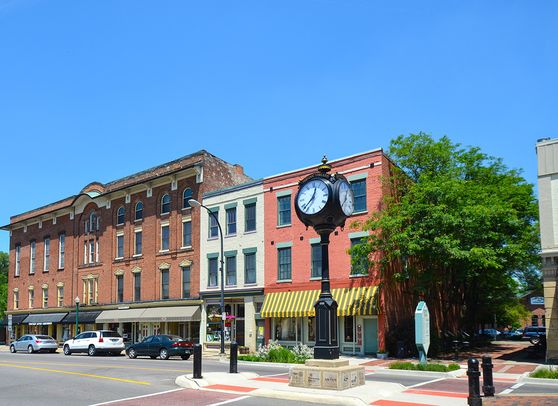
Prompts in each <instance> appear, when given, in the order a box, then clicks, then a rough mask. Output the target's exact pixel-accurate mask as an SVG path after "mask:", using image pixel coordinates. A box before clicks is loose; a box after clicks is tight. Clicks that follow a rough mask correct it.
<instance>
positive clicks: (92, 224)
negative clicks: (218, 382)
mask: <svg viewBox="0 0 558 406" xmlns="http://www.w3.org/2000/svg"><path fill="white" fill-rule="evenodd" d="M98 229H99V227H98V222H97V214H96V213H95V212H94V211H92V212H91V214H90V215H89V230H90V231H91V232H93V231H95V230H98Z"/></svg>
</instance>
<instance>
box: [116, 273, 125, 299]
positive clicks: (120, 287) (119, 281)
mask: <svg viewBox="0 0 558 406" xmlns="http://www.w3.org/2000/svg"><path fill="white" fill-rule="evenodd" d="M116 294H117V297H116V301H117V302H118V303H122V302H123V301H124V275H117V276H116Z"/></svg>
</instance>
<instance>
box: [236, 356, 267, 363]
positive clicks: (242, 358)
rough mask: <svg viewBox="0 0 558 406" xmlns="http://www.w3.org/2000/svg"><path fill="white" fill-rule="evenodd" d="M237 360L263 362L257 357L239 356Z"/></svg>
mask: <svg viewBox="0 0 558 406" xmlns="http://www.w3.org/2000/svg"><path fill="white" fill-rule="evenodd" d="M238 360H239V361H253V362H261V361H264V360H263V359H261V358H260V357H258V356H257V355H239V356H238Z"/></svg>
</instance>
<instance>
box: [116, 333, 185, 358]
mask: <svg viewBox="0 0 558 406" xmlns="http://www.w3.org/2000/svg"><path fill="white" fill-rule="evenodd" d="M193 348H194V344H193V343H192V342H191V341H186V340H184V339H182V337H179V336H175V335H170V334H161V335H153V336H149V337H146V338H145V339H144V340H143V341H142V342H141V343H136V344H132V345H131V346H129V347H128V349H127V350H126V354H128V357H130V358H136V357H141V356H148V357H151V358H152V359H155V358H157V357H159V358H161V359H169V358H170V357H174V356H176V357H181V358H182V359H183V360H187V359H188V358H190V355H192V351H193Z"/></svg>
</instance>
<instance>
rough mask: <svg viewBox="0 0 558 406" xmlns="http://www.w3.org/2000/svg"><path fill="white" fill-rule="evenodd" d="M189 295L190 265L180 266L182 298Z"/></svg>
mask: <svg viewBox="0 0 558 406" xmlns="http://www.w3.org/2000/svg"><path fill="white" fill-rule="evenodd" d="M189 297H190V267H189V266H183V267H182V298H183V299H187V298H189Z"/></svg>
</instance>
